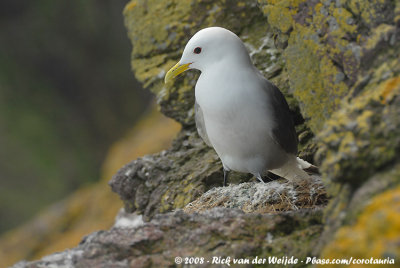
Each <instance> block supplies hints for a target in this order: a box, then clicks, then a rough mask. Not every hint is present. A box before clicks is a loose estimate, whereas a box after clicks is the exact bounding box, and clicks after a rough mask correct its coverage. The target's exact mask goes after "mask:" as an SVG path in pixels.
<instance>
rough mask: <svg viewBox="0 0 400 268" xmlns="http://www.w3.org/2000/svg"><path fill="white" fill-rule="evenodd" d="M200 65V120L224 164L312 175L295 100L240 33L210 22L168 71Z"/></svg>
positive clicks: (290, 175)
mask: <svg viewBox="0 0 400 268" xmlns="http://www.w3.org/2000/svg"><path fill="white" fill-rule="evenodd" d="M188 69H197V70H200V71H201V75H200V77H199V79H198V81H197V83H196V88H195V97H196V102H195V113H196V116H195V118H196V126H197V130H198V132H199V134H200V136H201V137H202V138H203V140H204V141H205V142H206V143H207V144H208V145H209V146H211V147H213V148H214V149H215V151H216V152H217V154H218V156H219V158H220V159H221V161H222V164H223V168H224V185H225V184H226V181H227V177H228V174H229V171H230V170H234V171H239V172H247V173H252V174H253V175H254V176H256V177H257V178H258V179H259V180H260V181H262V178H261V176H262V174H264V173H265V172H267V171H270V172H272V173H274V174H277V175H279V176H281V177H284V178H286V179H288V180H295V179H308V178H309V175H308V174H307V173H306V172H305V171H304V170H303V168H310V167H311V166H312V165H311V164H310V163H308V162H306V161H304V160H302V159H300V158H298V157H296V155H297V143H298V140H297V135H296V131H295V128H294V124H293V120H292V117H291V115H290V111H289V106H288V104H287V102H286V100H285V97H284V96H283V94H282V93H281V92H280V90H279V89H278V88H277V87H276V86H275V85H273V84H272V83H271V82H269V81H268V80H267V79H266V78H264V77H263V76H262V74H261V73H260V72H259V71H258V69H257V68H256V67H255V66H254V65H253V63H252V62H251V59H250V56H249V53H248V52H247V50H246V48H245V46H244V44H243V42H242V41H241V40H240V38H239V37H238V36H237V35H236V34H234V33H232V32H231V31H229V30H226V29H224V28H220V27H210V28H206V29H203V30H201V31H199V32H197V33H196V34H195V35H194V36H193V37H192V38H191V39H190V40H189V42H188V43H187V45H186V47H185V49H184V51H183V54H182V57H181V59H180V61H179V62H178V63H177V64H176V65H175V66H174V67H172V68H171V69H170V70H169V71H168V73H167V74H166V76H165V82H168V81H169V80H172V78H174V77H175V76H177V75H178V74H180V73H182V72H184V71H186V70H188Z"/></svg>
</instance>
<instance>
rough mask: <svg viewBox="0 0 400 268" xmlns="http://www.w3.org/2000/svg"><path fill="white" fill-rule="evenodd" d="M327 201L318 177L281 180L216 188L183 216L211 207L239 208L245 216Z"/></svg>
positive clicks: (313, 206) (196, 201) (187, 208)
mask: <svg viewBox="0 0 400 268" xmlns="http://www.w3.org/2000/svg"><path fill="white" fill-rule="evenodd" d="M327 202H328V196H327V193H326V190H325V188H324V186H323V184H322V182H321V180H320V178H319V177H318V176H312V178H311V179H310V180H306V181H304V180H303V181H301V182H296V183H294V182H288V181H285V180H283V179H281V180H275V181H272V182H269V183H265V184H263V183H259V182H248V183H241V184H238V185H230V186H228V187H217V188H213V189H211V190H209V191H208V192H206V193H204V194H203V195H202V196H201V197H199V198H198V199H196V200H195V201H193V202H191V203H189V204H188V205H186V207H185V208H184V211H185V212H186V213H193V212H201V211H204V210H208V209H211V208H214V207H226V208H239V209H241V210H243V211H244V212H246V213H251V212H256V213H274V212H282V211H292V210H298V209H302V208H318V207H321V206H325V205H326V204H327Z"/></svg>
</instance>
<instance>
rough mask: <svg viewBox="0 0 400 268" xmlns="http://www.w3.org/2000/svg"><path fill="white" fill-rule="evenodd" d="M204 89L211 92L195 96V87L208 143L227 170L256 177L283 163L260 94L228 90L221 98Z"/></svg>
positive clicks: (265, 104)
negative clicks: (255, 175) (247, 173)
mask: <svg viewBox="0 0 400 268" xmlns="http://www.w3.org/2000/svg"><path fill="white" fill-rule="evenodd" d="M207 89H208V90H211V91H212V92H208V93H207V94H206V93H205V92H204V91H203V92H201V94H198V88H197V87H196V100H197V102H198V104H199V105H200V107H201V109H202V111H203V117H204V123H205V128H206V132H207V135H208V137H209V139H210V142H211V144H212V145H213V147H214V149H215V151H216V152H217V154H218V156H219V157H220V158H221V161H222V162H223V164H224V165H225V166H226V167H228V168H229V169H232V170H235V171H239V172H249V173H252V174H257V173H263V172H265V171H267V170H270V169H274V168H278V167H279V166H280V165H282V164H283V163H284V162H285V161H286V158H287V155H286V153H285V152H284V151H283V150H282V149H281V148H280V146H279V145H278V144H277V143H276V142H275V141H274V140H273V139H272V137H271V133H272V127H273V126H274V122H273V121H272V118H271V116H270V115H269V114H268V98H267V96H266V94H265V93H264V92H263V91H260V92H256V93H254V92H253V94H246V92H243V90H241V89H240V88H238V89H234V88H231V90H230V92H229V94H224V92H222V91H218V88H214V90H213V89H210V88H207ZM211 96H212V97H211Z"/></svg>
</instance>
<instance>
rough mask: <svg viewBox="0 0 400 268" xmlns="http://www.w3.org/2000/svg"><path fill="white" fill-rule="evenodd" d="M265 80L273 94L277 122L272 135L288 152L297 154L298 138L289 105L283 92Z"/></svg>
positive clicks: (273, 107) (272, 102)
mask: <svg viewBox="0 0 400 268" xmlns="http://www.w3.org/2000/svg"><path fill="white" fill-rule="evenodd" d="M265 81H266V88H267V91H268V92H269V93H270V96H271V104H272V109H273V113H274V118H275V119H276V122H277V124H276V126H275V128H274V129H273V130H272V136H273V138H274V139H275V141H276V142H277V143H278V144H279V145H280V146H281V147H282V148H283V149H284V150H285V151H286V152H287V153H290V154H294V155H297V143H298V140H297V134H296V130H295V128H294V123H293V118H292V115H291V114H290V110H289V105H288V104H287V102H286V99H285V97H284V96H283V94H282V92H281V91H280V90H279V89H278V88H277V87H276V86H275V85H274V84H272V83H270V82H269V81H268V80H265Z"/></svg>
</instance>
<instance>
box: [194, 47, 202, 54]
mask: <svg viewBox="0 0 400 268" xmlns="http://www.w3.org/2000/svg"><path fill="white" fill-rule="evenodd" d="M193 53H194V54H200V53H201V47H196V48H195V49H194V50H193Z"/></svg>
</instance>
